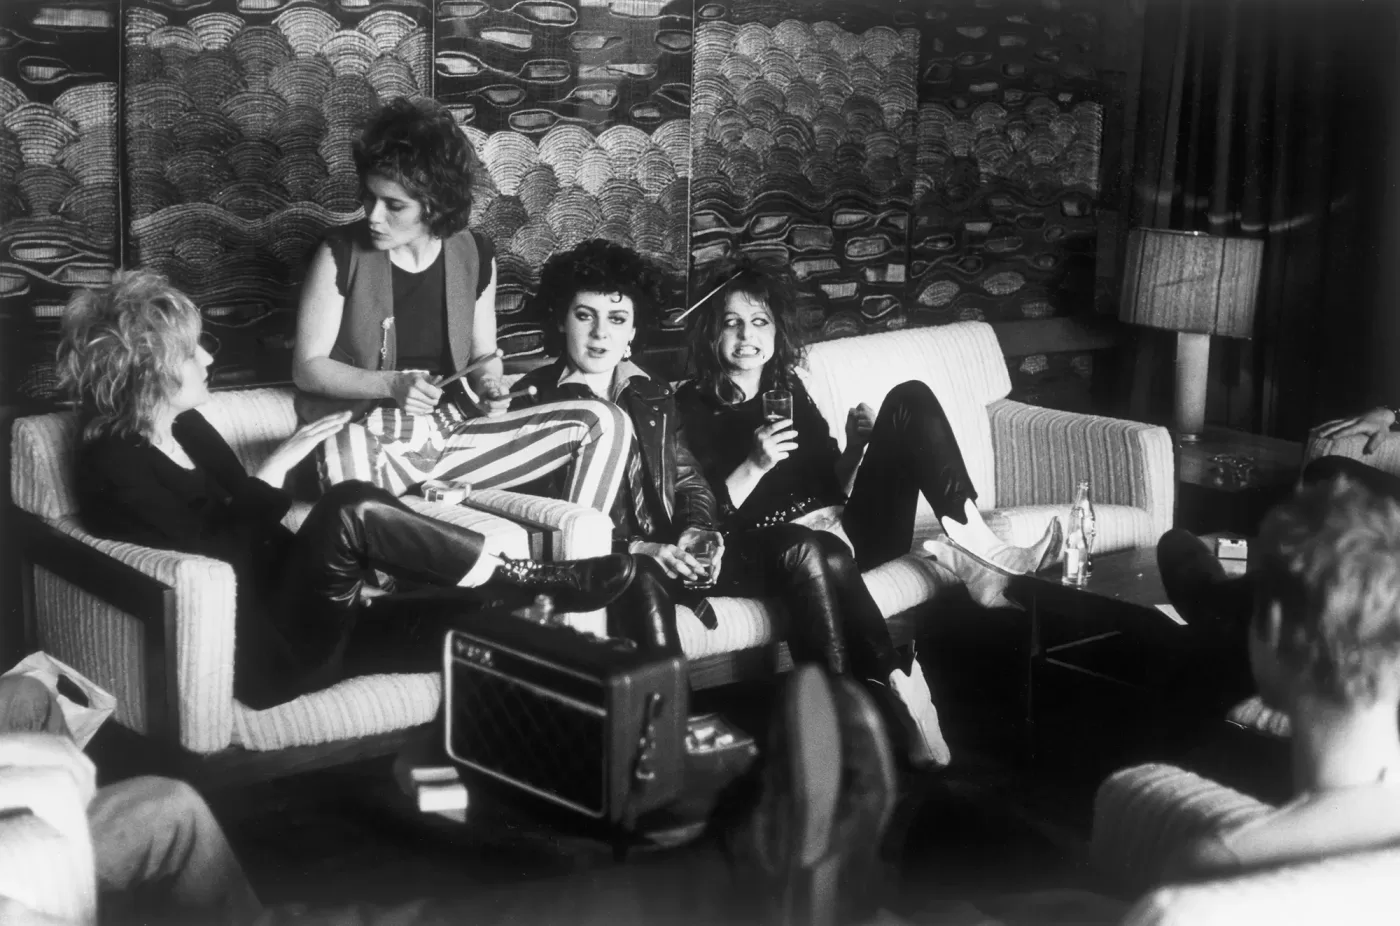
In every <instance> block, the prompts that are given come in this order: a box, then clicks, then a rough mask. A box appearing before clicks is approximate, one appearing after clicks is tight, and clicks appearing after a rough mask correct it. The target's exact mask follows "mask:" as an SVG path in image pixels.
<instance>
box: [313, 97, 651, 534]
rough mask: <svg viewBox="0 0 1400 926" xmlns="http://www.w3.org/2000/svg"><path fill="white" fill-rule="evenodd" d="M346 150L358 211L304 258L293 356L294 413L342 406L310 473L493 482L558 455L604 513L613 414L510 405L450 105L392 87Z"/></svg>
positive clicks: (383, 481)
mask: <svg viewBox="0 0 1400 926" xmlns="http://www.w3.org/2000/svg"><path fill="white" fill-rule="evenodd" d="M354 155H355V165H356V168H357V169H358V170H359V173H360V182H361V185H362V190H363V196H364V206H365V218H364V220H363V221H361V222H357V223H355V224H353V225H350V226H347V227H345V228H341V229H337V230H335V231H334V232H332V233H331V234H330V236H328V238H327V239H326V241H325V242H324V243H323V244H322V245H321V246H320V248H319V249H318V250H317V251H316V254H315V256H314V257H313V258H312V262H311V268H310V272H309V273H308V276H307V279H306V283H305V286H304V288H303V290H302V297H301V308H300V312H299V315H298V320H297V340H296V350H295V354H294V356H293V360H292V378H293V379H294V381H295V382H296V385H297V387H298V389H299V390H300V392H299V394H298V396H297V413H298V415H299V416H300V418H301V420H303V421H310V420H313V419H315V418H318V417H320V416H322V415H324V414H327V413H328V412H331V411H343V410H349V411H351V412H352V414H353V418H352V423H351V424H350V425H349V426H347V427H346V428H344V429H343V430H341V431H340V432H339V433H337V434H336V435H334V438H333V439H332V440H328V441H327V442H326V445H325V447H324V448H323V449H322V452H321V456H320V459H319V463H320V467H321V480H322V483H323V485H327V486H329V485H333V484H335V483H337V482H341V481H343V480H346V479H363V480H365V481H367V482H371V483H373V484H375V485H377V486H380V487H381V488H384V489H387V490H389V491H391V492H392V493H394V494H395V495H402V494H403V493H405V492H407V491H410V490H412V489H414V488H415V487H417V486H419V485H421V484H422V483H423V482H426V481H428V480H443V481H447V482H454V483H470V484H472V485H474V486H476V487H478V488H504V487H509V486H513V485H519V484H521V483H525V482H529V481H531V480H533V479H536V478H538V477H540V476H543V475H545V474H547V473H550V472H553V471H554V470H557V469H561V468H563V469H565V470H566V472H567V474H568V486H567V490H566V493H565V494H566V497H567V498H568V499H569V500H570V501H575V502H578V503H580V504H583V505H588V506H589V507H592V508H595V509H597V510H599V511H607V510H608V508H609V507H610V506H611V505H612V502H613V498H614V497H615V496H616V494H617V490H618V487H619V486H620V485H621V480H622V460H623V458H624V452H625V450H626V447H627V444H628V442H629V440H630V434H629V432H628V424H627V420H626V418H625V417H624V416H622V415H621V414H620V413H618V411H617V409H615V408H613V407H612V406H610V405H608V404H607V403H605V402H599V401H596V400H584V401H578V402H567V403H561V404H559V405H556V406H552V407H550V408H548V409H544V410H541V411H538V412H530V413H526V414H520V413H511V412H508V408H509V406H510V397H509V396H508V395H507V394H506V389H505V387H504V385H503V384H502V380H501V373H502V365H501V360H500V358H499V355H498V351H497V349H496V262H495V257H494V255H493V252H492V248H491V243H490V241H489V239H487V238H486V237H485V236H482V235H478V234H475V233H474V232H471V231H469V230H468V229H467V219H468V216H469V214H470V211H471V179H472V169H473V164H474V156H473V153H472V151H471V146H470V143H469V142H468V141H467V139H466V138H465V136H463V135H462V133H461V131H460V130H459V129H458V128H457V125H456V123H454V122H453V120H452V116H451V115H450V114H449V113H448V112H447V110H446V109H444V108H443V107H442V106H440V105H438V104H437V103H434V102H432V101H431V100H421V101H413V102H411V101H408V100H405V99H396V100H393V101H392V102H390V103H389V104H388V105H386V106H385V107H384V109H383V110H382V111H381V112H380V113H379V114H378V116H376V117H375V119H374V120H373V121H372V122H371V123H370V124H369V126H368V127H367V128H366V129H365V131H364V134H363V135H362V137H361V138H360V139H359V140H358V141H357V142H356V144H355V146H354ZM468 365H471V367H472V369H471V371H470V372H468V373H467V374H466V376H465V377H464V378H462V379H459V380H456V381H455V382H454V383H453V384H452V385H451V386H450V387H448V388H445V387H444V380H445V379H447V378H448V377H450V376H452V374H454V373H456V372H458V371H460V370H462V369H464V368H467V367H468Z"/></svg>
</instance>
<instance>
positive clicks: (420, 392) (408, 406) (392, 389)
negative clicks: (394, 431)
mask: <svg viewBox="0 0 1400 926" xmlns="http://www.w3.org/2000/svg"><path fill="white" fill-rule="evenodd" d="M392 376H393V379H391V380H390V381H389V397H390V398H392V399H393V400H394V404H395V405H397V406H398V407H399V408H400V409H402V410H403V413H404V414H405V415H431V414H432V413H433V409H435V408H437V404H438V400H439V399H441V398H442V389H440V388H439V387H438V386H436V385H435V384H434V383H433V380H432V377H431V376H429V374H428V371H427V370H399V371H397V372H395V373H393V374H392Z"/></svg>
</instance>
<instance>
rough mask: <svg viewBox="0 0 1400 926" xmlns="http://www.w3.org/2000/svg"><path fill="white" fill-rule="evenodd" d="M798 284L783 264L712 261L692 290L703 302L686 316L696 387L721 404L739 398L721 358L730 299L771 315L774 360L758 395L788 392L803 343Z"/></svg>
mask: <svg viewBox="0 0 1400 926" xmlns="http://www.w3.org/2000/svg"><path fill="white" fill-rule="evenodd" d="M796 290H797V282H796V280H795V279H794V278H793V275H792V271H791V270H789V269H788V266H787V264H784V263H782V262H780V261H775V260H756V259H754V258H750V257H745V256H742V255H741V256H739V257H729V258H725V259H723V260H721V261H718V262H716V263H715V264H713V265H712V266H710V267H709V268H707V269H706V272H705V273H704V275H703V276H702V277H701V278H700V281H699V283H698V284H697V285H696V287H695V293H696V295H697V297H703V301H702V302H701V303H700V304H699V305H698V306H696V308H695V310H694V311H693V312H692V313H691V315H690V320H689V323H688V325H687V329H686V336H687V340H688V342H689V347H690V356H691V362H692V363H693V364H694V366H695V379H696V381H697V382H698V383H699V385H700V387H701V388H702V389H703V390H705V391H706V392H708V393H710V394H711V395H713V396H715V397H717V398H718V399H720V400H721V401H723V402H734V401H737V400H739V399H740V398H753V396H747V397H741V396H739V395H738V390H737V389H735V387H734V385H733V384H732V383H731V382H730V381H729V377H728V376H727V375H726V370H725V367H724V361H723V358H722V357H721V355H720V338H721V337H722V336H723V334H724V328H725V316H726V315H727V314H728V308H729V300H730V299H731V298H733V297H735V296H745V297H747V298H748V299H749V300H750V301H752V302H756V303H759V304H761V305H763V306H765V307H766V308H767V309H768V311H769V313H770V314H771V315H772V316H773V359H772V360H770V361H769V362H768V365H767V366H765V367H764V369H763V377H762V383H761V390H766V389H773V388H778V387H784V388H786V387H788V386H790V384H791V377H792V376H793V374H794V372H795V371H796V369H797V367H798V365H799V364H800V363H801V362H802V342H801V339H800V338H799V336H798V333H797V310H796Z"/></svg>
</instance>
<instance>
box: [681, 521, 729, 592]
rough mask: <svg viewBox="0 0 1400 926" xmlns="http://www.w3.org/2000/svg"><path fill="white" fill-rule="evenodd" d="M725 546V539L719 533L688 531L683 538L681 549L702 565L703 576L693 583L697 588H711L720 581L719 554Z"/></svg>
mask: <svg viewBox="0 0 1400 926" xmlns="http://www.w3.org/2000/svg"><path fill="white" fill-rule="evenodd" d="M723 546H724V538H723V537H722V536H720V533H719V531H707V530H688V531H686V532H685V534H684V535H683V536H682V537H681V542H680V548H681V549H682V550H684V551H685V552H687V553H689V554H690V555H691V556H693V557H695V561H696V562H698V563H699V564H700V568H701V569H702V570H703V572H702V574H701V575H700V577H699V578H698V579H696V580H695V581H694V582H693V583H690V584H691V585H693V586H694V587H696V588H709V587H710V586H711V585H714V584H715V582H717V581H718V580H719V570H718V569H717V568H716V567H717V566H718V565H719V563H718V562H717V561H718V559H719V554H720V550H721V548H723Z"/></svg>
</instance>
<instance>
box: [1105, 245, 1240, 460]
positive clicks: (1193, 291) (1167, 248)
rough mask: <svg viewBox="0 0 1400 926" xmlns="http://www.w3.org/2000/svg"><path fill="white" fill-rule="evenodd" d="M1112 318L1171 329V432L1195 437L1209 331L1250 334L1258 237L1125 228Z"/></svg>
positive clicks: (1202, 409)
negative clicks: (1119, 291)
mask: <svg viewBox="0 0 1400 926" xmlns="http://www.w3.org/2000/svg"><path fill="white" fill-rule="evenodd" d="M1127 258H1128V259H1127V264H1126V266H1125V268H1124V273H1123V302H1122V305H1121V306H1120V309H1119V317H1120V318H1121V319H1122V320H1123V321H1125V322H1131V323H1132V324H1134V325H1148V326H1150V327H1153V328H1165V329H1167V330H1168V331H1175V332H1177V335H1176V402H1175V417H1176V434H1177V438H1178V439H1179V440H1183V441H1196V440H1199V439H1200V435H1201V429H1202V428H1203V427H1204V426H1205V420H1206V383H1207V381H1208V379H1209V372H1210V337H1211V335H1213V334H1218V335H1223V336H1224V337H1227V338H1248V337H1250V336H1251V335H1252V334H1253V327H1254V301H1255V293H1256V292H1257V291H1258V289H1259V273H1260V269H1261V267H1262V265H1263V258H1264V242H1263V241H1262V240H1260V239H1258V238H1227V237H1224V236H1222V235H1209V234H1206V233H1205V232H1186V231H1168V230H1167V229H1163V228H1134V229H1132V230H1131V231H1130V232H1128V255H1127Z"/></svg>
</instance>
